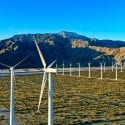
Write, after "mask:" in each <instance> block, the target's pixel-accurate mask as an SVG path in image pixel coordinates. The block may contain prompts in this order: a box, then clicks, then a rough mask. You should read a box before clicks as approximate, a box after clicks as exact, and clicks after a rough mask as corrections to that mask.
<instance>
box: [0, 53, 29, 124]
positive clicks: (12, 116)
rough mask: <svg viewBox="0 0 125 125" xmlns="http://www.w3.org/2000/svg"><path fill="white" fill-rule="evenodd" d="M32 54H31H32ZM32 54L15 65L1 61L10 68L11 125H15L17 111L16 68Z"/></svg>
mask: <svg viewBox="0 0 125 125" xmlns="http://www.w3.org/2000/svg"><path fill="white" fill-rule="evenodd" d="M30 55H31V54H30ZM30 55H28V56H27V57H25V58H24V59H23V60H21V61H20V62H18V63H17V64H16V65H14V66H9V65H6V64H3V63H0V64H1V65H3V66H4V67H7V68H9V69H10V76H11V92H10V125H15V111H14V81H15V74H14V69H15V68H16V67H17V66H18V65H19V64H21V63H22V62H23V61H24V60H26V59H27V58H28V57H29V56H30Z"/></svg>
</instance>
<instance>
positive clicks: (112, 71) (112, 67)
mask: <svg viewBox="0 0 125 125" xmlns="http://www.w3.org/2000/svg"><path fill="white" fill-rule="evenodd" d="M113 68H114V64H113V62H112V72H113Z"/></svg>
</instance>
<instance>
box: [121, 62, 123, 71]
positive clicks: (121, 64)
mask: <svg viewBox="0 0 125 125" xmlns="http://www.w3.org/2000/svg"><path fill="white" fill-rule="evenodd" d="M122 71H123V68H122V63H121V72H122Z"/></svg>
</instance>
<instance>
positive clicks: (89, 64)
mask: <svg viewBox="0 0 125 125" xmlns="http://www.w3.org/2000/svg"><path fill="white" fill-rule="evenodd" d="M88 66H89V78H90V77H91V63H88Z"/></svg>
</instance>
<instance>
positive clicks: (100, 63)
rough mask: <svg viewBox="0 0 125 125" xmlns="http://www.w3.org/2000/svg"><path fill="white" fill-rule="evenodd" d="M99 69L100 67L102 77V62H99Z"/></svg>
mask: <svg viewBox="0 0 125 125" xmlns="http://www.w3.org/2000/svg"><path fill="white" fill-rule="evenodd" d="M100 69H101V78H100V79H102V63H100Z"/></svg>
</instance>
